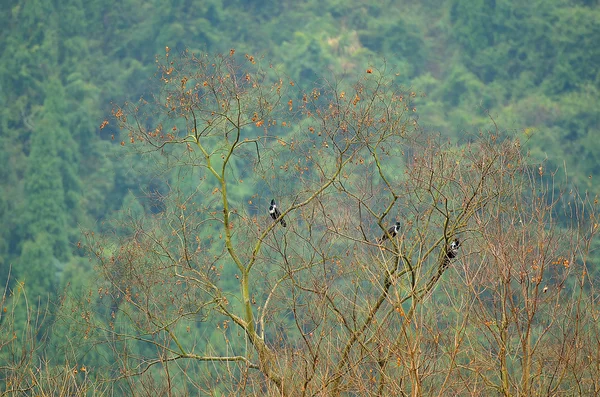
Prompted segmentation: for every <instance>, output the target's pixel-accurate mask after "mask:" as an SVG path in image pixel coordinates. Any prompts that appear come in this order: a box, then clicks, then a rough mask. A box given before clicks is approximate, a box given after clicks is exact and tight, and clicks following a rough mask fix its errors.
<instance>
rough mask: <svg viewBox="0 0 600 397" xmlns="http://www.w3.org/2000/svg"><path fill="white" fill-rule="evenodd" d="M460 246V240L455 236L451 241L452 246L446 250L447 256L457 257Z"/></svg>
mask: <svg viewBox="0 0 600 397" xmlns="http://www.w3.org/2000/svg"><path fill="white" fill-rule="evenodd" d="M459 247H460V240H459V239H458V238H455V239H454V240H452V242H451V243H450V247H448V249H447V250H446V256H447V257H448V258H450V259H453V258H456V255H458V248H459Z"/></svg>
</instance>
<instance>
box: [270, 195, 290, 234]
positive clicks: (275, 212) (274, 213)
mask: <svg viewBox="0 0 600 397" xmlns="http://www.w3.org/2000/svg"><path fill="white" fill-rule="evenodd" d="M269 214H271V218H273V220H275V221H276V220H277V218H279V217H280V216H281V212H279V209H278V208H277V204H275V199H273V200H271V206H270V207H269ZM279 222H281V226H283V227H286V226H287V224H286V223H285V221H284V220H283V218H281V219H280V220H279Z"/></svg>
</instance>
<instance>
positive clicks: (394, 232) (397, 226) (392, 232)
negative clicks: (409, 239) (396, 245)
mask: <svg viewBox="0 0 600 397" xmlns="http://www.w3.org/2000/svg"><path fill="white" fill-rule="evenodd" d="M399 231H400V222H396V223H395V224H394V226H392V227H390V228H389V229H388V231H387V233H384V234H383V236H382V237H381V238H380V239H379V243H383V242H384V241H385V240H386V239H387V238H388V234H389V235H390V237H396V235H397V234H398V232H399Z"/></svg>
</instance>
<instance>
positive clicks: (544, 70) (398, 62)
mask: <svg viewBox="0 0 600 397" xmlns="http://www.w3.org/2000/svg"><path fill="white" fill-rule="evenodd" d="M3 9H4V11H3V12H2V13H0V26H2V28H1V31H0V54H1V57H0V112H1V113H0V185H1V190H0V224H1V225H2V228H1V229H0V282H2V285H3V286H6V292H5V296H4V298H3V301H2V302H3V305H4V306H5V307H10V305H11V304H16V305H19V304H23V303H22V302H23V299H21V301H20V302H21V303H14V302H18V299H17V298H18V297H19V296H21V297H22V296H25V295H26V296H27V299H28V301H29V303H30V304H31V307H34V306H35V305H37V304H39V305H42V306H44V304H43V302H47V300H48V299H50V300H49V302H50V303H48V304H47V306H46V307H47V311H46V313H47V316H48V319H47V320H46V321H41V320H40V322H39V324H40V326H39V327H38V328H35V327H34V328H35V333H36V336H35V337H34V339H37V340H38V341H39V344H40V345H39V346H42V347H38V348H36V349H38V351H39V352H44V353H43V355H44V356H45V357H47V356H52V355H55V356H56V357H59V356H60V357H64V356H65V355H64V354H63V353H62V352H63V350H64V346H59V345H60V343H59V342H61V341H62V340H63V335H64V332H65V329H64V327H60V326H57V324H58V321H57V320H56V318H54V317H53V316H55V310H56V311H57V310H58V308H59V307H60V304H59V303H57V302H59V301H60V299H61V297H63V296H64V295H65V294H68V293H69V292H68V291H71V293H73V292H72V291H79V293H83V292H82V291H87V289H86V288H89V287H90V286H93V285H94V282H95V280H96V278H97V273H96V271H95V268H94V262H93V261H90V260H89V257H88V254H87V253H86V252H85V250H83V249H81V248H80V245H81V241H82V240H83V238H82V230H85V231H93V232H95V233H102V232H106V231H108V230H111V231H113V230H114V228H113V226H111V225H112V223H111V222H109V220H114V219H117V220H118V219H119V218H120V217H123V216H125V215H124V214H131V213H136V214H138V215H139V214H152V213H155V212H158V211H160V209H159V208H158V209H157V201H156V197H158V196H162V195H164V194H166V193H167V192H168V189H169V182H170V181H169V180H165V178H167V177H161V176H160V175H156V174H149V173H145V172H140V170H143V169H144V168H145V167H147V166H148V165H147V164H146V163H145V162H144V160H143V158H138V157H136V156H135V155H128V156H125V157H124V155H123V153H124V152H123V150H125V149H124V148H123V146H122V145H121V141H123V139H124V138H122V137H121V136H120V132H119V130H118V126H117V125H116V123H114V122H112V121H111V122H109V123H108V124H107V125H103V128H102V129H101V128H100V126H101V125H102V124H103V121H104V120H107V118H108V117H109V115H110V113H111V111H112V109H113V104H114V103H123V102H124V101H127V100H137V98H139V97H140V96H142V95H147V94H148V93H149V92H152V89H153V87H154V83H153V81H154V80H156V76H155V73H156V61H155V60H156V57H157V56H158V55H160V56H162V55H164V54H165V48H166V47H169V48H170V53H171V54H172V56H176V54H178V53H182V52H185V51H188V52H189V53H203V52H208V53H224V54H227V53H229V52H230V50H231V49H235V51H236V52H237V53H238V54H252V56H254V57H256V58H257V59H262V60H264V61H263V62H266V63H269V64H271V65H273V67H275V68H276V69H277V70H279V71H280V72H281V73H282V74H284V75H286V76H287V77H288V78H289V80H290V81H294V82H295V83H296V84H297V85H299V86H300V87H306V88H307V89H310V88H311V87H312V85H313V84H314V83H315V82H316V81H319V79H323V78H325V79H333V78H334V76H335V78H338V79H342V80H343V79H353V78H354V76H357V75H361V74H364V73H365V71H366V70H367V69H368V68H370V67H372V66H373V65H381V64H382V63H383V62H385V67H386V68H387V69H388V70H389V71H390V73H392V74H394V75H396V76H397V80H398V81H399V82H400V84H402V85H403V86H404V87H406V88H407V91H413V92H416V93H417V95H416V98H415V99H414V102H413V104H414V107H415V116H416V117H417V118H418V123H419V125H420V127H421V128H422V129H423V130H424V131H429V132H435V133H440V134H441V136H443V137H444V138H446V139H448V140H451V141H454V142H457V143H458V144H461V143H464V142H465V135H469V134H471V135H472V134H473V133H476V132H477V131H479V130H484V129H487V128H490V125H491V119H490V115H491V116H492V118H493V120H495V122H496V123H497V125H498V126H499V127H500V131H501V133H502V134H504V135H506V136H517V137H520V138H521V140H522V142H523V143H524V144H525V145H526V147H527V148H528V150H530V152H531V156H532V158H534V159H538V160H539V161H540V162H542V161H547V165H545V166H546V167H547V168H549V169H553V168H557V167H565V168H566V169H567V171H568V175H569V178H568V180H567V182H566V183H567V184H568V185H572V186H573V187H574V188H577V189H579V190H580V191H587V192H589V193H590V194H591V195H592V196H594V195H596V194H598V193H600V187H599V185H598V184H597V183H596V182H595V181H596V180H597V178H598V177H600V139H598V138H600V116H599V114H600V112H599V111H598V104H599V103H600V92H599V89H600V68H599V65H600V46H599V45H598V43H600V6H599V3H598V2H597V1H593V0H588V1H585V0H581V1H576V0H572V1H558V0H544V1H541V0H535V1H531V2H527V3H523V2H520V1H513V0H477V1H470V2H466V1H459V0H440V1H430V0H424V1H419V2H414V1H403V0H398V1H376V2H364V1H353V0H350V1H341V0H340V1H338V0H331V1H321V2H317V1H308V0H307V1H300V2H299V1H289V0H277V1H274V0H265V1H261V2H252V1H243V0H207V1H194V0H181V1H171V2H163V1H142V0H126V1H97V0H89V1H81V0H61V1H52V0H28V1H11V0H7V1H5V2H4V4H3ZM243 188H246V189H248V190H247V191H244V190H241V191H238V192H236V195H239V196H240V197H251V196H253V195H254V194H255V193H256V192H254V191H253V190H252V186H251V185H250V184H248V185H247V186H245V187H243ZM243 188H242V189H243ZM265 211H266V209H265ZM265 215H266V213H265ZM116 232H117V233H123V235H125V234H127V233H128V232H130V231H129V230H126V229H122V230H117V231H116ZM35 302H37V303H35ZM15 307H18V306H15ZM35 310H37V309H35ZM35 310H34V311H35ZM8 312H12V313H14V314H15V319H14V329H15V332H16V334H19V335H21V334H20V332H22V330H23V329H24V328H26V327H27V326H29V325H30V322H31V319H28V317H27V315H26V314H25V313H26V310H14V311H11V310H8ZM5 313H6V312H5ZM5 313H0V315H1V316H4V317H6V315H7V314H5ZM211 338H212V337H211V336H210V335H209V336H207V339H209V340H210V339H211ZM2 343H3V344H5V343H8V342H7V340H3V341H2ZM82 345H83V343H82ZM61 349H63V350H61ZM59 350H60V352H61V353H58V351H59ZM73 350H76V348H73ZM5 352H6V349H5ZM50 352H54V353H50ZM70 353H73V357H74V358H73V359H72V360H71V361H69V365H75V366H76V367H80V364H78V363H85V365H86V366H87V367H89V368H102V364H101V363H100V362H101V361H102V360H103V359H106V357H104V358H102V354H99V353H97V352H93V351H92V350H88V351H85V352H84V351H77V352H70ZM2 354H3V352H2V351H1V350H0V360H2ZM40 354H41V353H40ZM5 358H6V356H5ZM64 364H65V362H64V361H60V360H57V361H56V362H52V363H50V364H49V365H56V366H57V367H62V366H64ZM0 365H2V363H1V362H0ZM2 387H3V389H6V388H8V386H6V385H5V384H4V385H2Z"/></svg>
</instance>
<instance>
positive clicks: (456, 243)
mask: <svg viewBox="0 0 600 397" xmlns="http://www.w3.org/2000/svg"><path fill="white" fill-rule="evenodd" d="M458 247H460V240H459V239H458V238H455V239H454V240H452V242H451V243H450V249H451V250H456V249H458Z"/></svg>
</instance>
